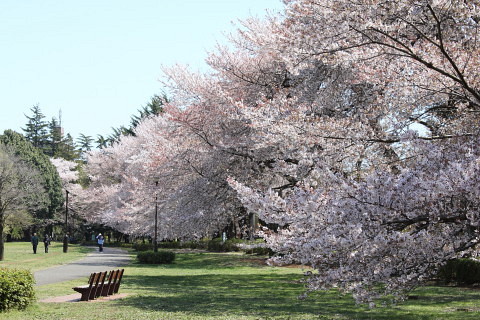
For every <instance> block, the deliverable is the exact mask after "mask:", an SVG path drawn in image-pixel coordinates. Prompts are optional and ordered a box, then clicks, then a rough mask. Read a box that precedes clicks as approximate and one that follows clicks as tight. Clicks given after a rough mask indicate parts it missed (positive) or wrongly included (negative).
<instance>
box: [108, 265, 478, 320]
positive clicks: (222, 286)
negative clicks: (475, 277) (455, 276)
mask: <svg viewBox="0 0 480 320" xmlns="http://www.w3.org/2000/svg"><path fill="white" fill-rule="evenodd" d="M124 285H125V289H126V290H127V289H132V290H133V291H135V292H137V293H138V295H136V296H135V295H134V296H131V297H128V298H126V299H123V300H120V301H117V302H115V303H116V304H118V305H119V306H128V307H133V308H139V309H142V310H143V311H149V312H155V311H161V312H167V313H178V312H183V313H186V314H191V315H195V316H202V315H203V316H205V317H206V318H208V317H221V316H222V315H227V314H228V315H237V316H252V317H254V318H262V319H264V318H284V317H287V318H292V319H313V318H315V319H379V320H381V319H385V320H387V319H388V320H391V319H405V320H417V319H437V318H435V316H432V315H429V314H428V311H426V312H427V313H426V314H422V313H421V312H420V313H419V312H418V311H416V312H412V311H411V310H410V311H409V310H408V308H407V309H402V308H398V307H390V308H385V307H380V308H377V309H372V310H370V309H368V307H366V306H364V305H360V306H359V305H356V304H355V302H354V301H353V299H352V298H351V296H343V295H340V294H339V293H337V292H335V291H329V292H326V293H315V294H312V296H310V297H309V298H307V299H306V300H300V299H298V296H299V295H300V294H302V293H303V286H302V285H301V284H299V283H297V282H296V281H295V277H294V276H292V275H273V274H272V275H234V274H231V275H224V274H217V275H194V276H128V277H127V278H126V279H125V283H124ZM477 298H478V297H477ZM474 299H475V297H472V300H474ZM429 300H430V299H429ZM454 300H455V298H454V297H450V300H449V301H450V302H451V301H454ZM443 302H448V301H443ZM424 303H425V304H427V305H430V306H431V305H432V304H433V303H434V302H432V301H422V298H421V299H420V300H418V301H415V302H413V304H414V305H415V306H420V307H421V305H422V304H424ZM409 304H410V305H412V303H410V302H409ZM452 316H453V314H452ZM446 318H448V317H446ZM452 319H453V318H452Z"/></svg>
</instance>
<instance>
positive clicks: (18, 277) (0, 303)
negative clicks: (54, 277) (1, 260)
mask: <svg viewBox="0 0 480 320" xmlns="http://www.w3.org/2000/svg"><path fill="white" fill-rule="evenodd" d="M34 283H35V279H34V278H33V274H32V273H31V272H30V271H28V270H19V269H7V268H0V312H3V311H6V310H10V309H19V310H23V309H25V308H26V307H27V306H28V305H29V304H31V303H32V302H33V301H34V300H35V291H34V288H33V285H34Z"/></svg>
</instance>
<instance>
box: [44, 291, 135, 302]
mask: <svg viewBox="0 0 480 320" xmlns="http://www.w3.org/2000/svg"><path fill="white" fill-rule="evenodd" d="M81 296H82V295H81V294H80V293H73V294H69V295H68V296H62V297H53V298H47V299H42V300H40V301H39V302H44V303H58V302H84V303H94V302H103V301H111V300H118V299H123V298H125V297H126V296H128V293H119V294H115V295H113V296H108V297H99V298H97V299H95V300H89V301H80V297H81Z"/></svg>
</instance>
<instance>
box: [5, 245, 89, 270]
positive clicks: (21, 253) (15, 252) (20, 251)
mask: <svg viewBox="0 0 480 320" xmlns="http://www.w3.org/2000/svg"><path fill="white" fill-rule="evenodd" d="M91 251H92V249H91V248H87V247H82V246H79V245H73V244H69V246H68V251H67V253H63V244H62V243H61V242H52V243H51V244H50V247H49V250H48V253H45V251H44V246H43V243H39V244H38V248H37V254H33V250H32V245H31V244H30V243H29V242H7V243H5V253H4V256H5V257H4V260H3V261H0V267H15V268H24V269H30V270H32V271H36V270H40V269H45V268H48V267H51V266H54V265H59V264H64V263H68V262H71V261H74V260H78V259H80V258H82V257H84V256H85V255H86V254H87V253H88V252H91Z"/></svg>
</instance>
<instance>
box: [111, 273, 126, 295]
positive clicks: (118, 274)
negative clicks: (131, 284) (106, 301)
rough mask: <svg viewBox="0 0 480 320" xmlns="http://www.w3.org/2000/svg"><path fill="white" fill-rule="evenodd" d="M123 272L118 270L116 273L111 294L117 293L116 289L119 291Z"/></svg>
mask: <svg viewBox="0 0 480 320" xmlns="http://www.w3.org/2000/svg"><path fill="white" fill-rule="evenodd" d="M123 271H124V269H119V270H118V272H117V277H116V278H117V281H115V286H114V287H115V288H114V290H113V293H118V289H120V282H121V281H122V277H123Z"/></svg>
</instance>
